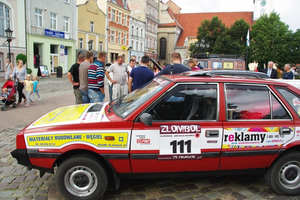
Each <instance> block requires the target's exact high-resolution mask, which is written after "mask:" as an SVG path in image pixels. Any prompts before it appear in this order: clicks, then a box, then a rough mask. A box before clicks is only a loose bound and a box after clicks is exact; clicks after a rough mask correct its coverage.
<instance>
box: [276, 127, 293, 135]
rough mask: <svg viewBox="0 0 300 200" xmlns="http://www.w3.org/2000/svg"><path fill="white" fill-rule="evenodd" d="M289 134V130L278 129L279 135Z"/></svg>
mask: <svg viewBox="0 0 300 200" xmlns="http://www.w3.org/2000/svg"><path fill="white" fill-rule="evenodd" d="M289 134H291V129H290V128H280V129H279V135H289Z"/></svg>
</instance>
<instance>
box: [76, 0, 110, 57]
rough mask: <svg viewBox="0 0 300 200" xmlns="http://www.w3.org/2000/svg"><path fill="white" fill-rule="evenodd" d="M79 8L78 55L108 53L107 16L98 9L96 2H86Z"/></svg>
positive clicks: (93, 0)
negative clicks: (89, 52)
mask: <svg viewBox="0 0 300 200" xmlns="http://www.w3.org/2000/svg"><path fill="white" fill-rule="evenodd" d="M77 6H78V40H77V45H76V53H77V55H78V54H79V53H84V52H85V51H89V50H90V51H93V52H94V55H95V56H96V55H97V53H98V52H100V51H104V52H107V43H106V41H107V36H106V27H107V24H106V15H105V13H104V12H103V11H102V10H101V9H100V8H99V7H98V5H97V1H96V0H89V1H86V2H85V3H84V4H79V5H77Z"/></svg>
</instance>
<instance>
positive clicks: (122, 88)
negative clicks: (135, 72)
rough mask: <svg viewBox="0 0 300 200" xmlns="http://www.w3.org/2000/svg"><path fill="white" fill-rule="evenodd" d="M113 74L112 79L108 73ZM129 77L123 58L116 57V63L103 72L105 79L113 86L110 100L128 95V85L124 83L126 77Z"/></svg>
mask: <svg viewBox="0 0 300 200" xmlns="http://www.w3.org/2000/svg"><path fill="white" fill-rule="evenodd" d="M110 72H112V73H113V79H112V78H111V77H110V75H109V73H110ZM125 73H126V74H127V77H129V71H128V68H127V66H126V65H125V64H124V57H123V56H118V59H117V62H116V63H114V64H112V65H111V66H110V67H109V68H108V69H107V70H106V72H105V75H106V77H107V78H108V80H109V81H110V82H112V84H114V85H113V95H112V99H117V98H118V97H120V96H123V95H126V94H128V85H127V83H126V77H125V75H124V74H125Z"/></svg>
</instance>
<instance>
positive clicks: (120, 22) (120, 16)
mask: <svg viewBox="0 0 300 200" xmlns="http://www.w3.org/2000/svg"><path fill="white" fill-rule="evenodd" d="M121 19H122V13H120V12H119V17H118V20H119V21H118V22H119V24H122V21H121Z"/></svg>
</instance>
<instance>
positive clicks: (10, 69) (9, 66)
mask: <svg viewBox="0 0 300 200" xmlns="http://www.w3.org/2000/svg"><path fill="white" fill-rule="evenodd" d="M13 70H14V66H13V65H12V63H11V62H10V59H9V58H6V66H5V78H4V81H5V82H6V81H7V80H8V79H10V76H11V75H12V73H13Z"/></svg>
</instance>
